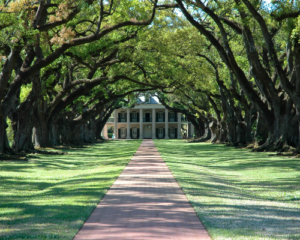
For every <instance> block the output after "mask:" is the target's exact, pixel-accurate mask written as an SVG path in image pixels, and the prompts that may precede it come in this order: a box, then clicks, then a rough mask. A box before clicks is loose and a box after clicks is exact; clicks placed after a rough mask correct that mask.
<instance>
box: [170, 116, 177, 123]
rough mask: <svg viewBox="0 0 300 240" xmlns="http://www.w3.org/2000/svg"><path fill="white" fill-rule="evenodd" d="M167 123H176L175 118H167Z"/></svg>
mask: <svg viewBox="0 0 300 240" xmlns="http://www.w3.org/2000/svg"><path fill="white" fill-rule="evenodd" d="M169 122H177V117H176V118H169Z"/></svg>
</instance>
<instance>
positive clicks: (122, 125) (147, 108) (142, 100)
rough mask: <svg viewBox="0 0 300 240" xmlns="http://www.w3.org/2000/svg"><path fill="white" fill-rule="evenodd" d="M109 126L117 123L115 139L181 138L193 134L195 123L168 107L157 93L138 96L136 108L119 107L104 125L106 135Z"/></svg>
mask: <svg viewBox="0 0 300 240" xmlns="http://www.w3.org/2000/svg"><path fill="white" fill-rule="evenodd" d="M182 124H185V125H186V126H185V128H184V129H185V130H183V129H182ZM108 126H113V127H114V138H115V139H181V138H183V137H185V138H190V137H192V136H193V134H194V126H193V125H192V124H191V123H189V122H187V121H185V119H184V118H183V116H181V113H175V112H172V111H169V110H167V109H166V108H165V107H164V106H163V105H162V104H161V103H160V102H159V100H158V98H157V97H155V96H149V97H145V96H142V97H139V98H138V103H137V104H136V106H135V107H134V108H131V109H129V108H126V109H124V108H123V109H116V110H115V112H114V117H113V118H110V119H109V120H108V122H107V123H106V124H105V126H104V129H103V135H104V138H108V137H107V127H108Z"/></svg>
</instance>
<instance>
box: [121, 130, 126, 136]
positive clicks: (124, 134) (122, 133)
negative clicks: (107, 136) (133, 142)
mask: <svg viewBox="0 0 300 240" xmlns="http://www.w3.org/2000/svg"><path fill="white" fill-rule="evenodd" d="M121 138H126V128H121Z"/></svg>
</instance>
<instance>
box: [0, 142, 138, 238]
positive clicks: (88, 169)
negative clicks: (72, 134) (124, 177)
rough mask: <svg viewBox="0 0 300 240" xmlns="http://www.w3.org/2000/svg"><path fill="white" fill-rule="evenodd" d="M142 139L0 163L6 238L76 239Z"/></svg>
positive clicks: (0, 210) (1, 226)
mask: <svg viewBox="0 0 300 240" xmlns="http://www.w3.org/2000/svg"><path fill="white" fill-rule="evenodd" d="M140 143H141V141H140V140H137V141H109V142H106V143H102V144H96V145H94V146H90V147H88V148H81V149H64V150H63V151H66V152H68V153H69V154H68V155H35V156H37V157H36V158H32V159H30V160H29V161H28V162H13V161H9V162H0V239H14V240H16V239H63V240H67V239H72V238H73V237H74V235H75V234H76V233H77V231H78V230H79V229H80V227H81V226H82V224H83V223H84V221H85V220H86V219H87V218H88V217H89V215H90V214H91V212H92V210H93V209H94V208H95V206H96V205H97V203H99V201H100V199H101V198H102V197H103V196H104V195H105V193H106V192H107V190H108V189H109V187H110V186H111V185H112V184H113V182H114V181H115V179H116V178H117V177H118V176H119V174H120V173H121V171H122V170H123V169H124V167H125V166H126V165H127V163H128V162H129V160H130V159H131V158H132V156H133V154H134V153H135V152H136V150H137V148H138V147H139V145H140Z"/></svg>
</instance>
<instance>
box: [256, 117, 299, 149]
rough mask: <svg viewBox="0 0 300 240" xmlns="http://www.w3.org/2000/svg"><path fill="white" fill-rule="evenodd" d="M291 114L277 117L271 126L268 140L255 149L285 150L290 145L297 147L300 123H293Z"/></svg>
mask: <svg viewBox="0 0 300 240" xmlns="http://www.w3.org/2000/svg"><path fill="white" fill-rule="evenodd" d="M291 120H292V117H291V116H290V115H282V116H280V117H279V118H276V119H275V123H274V124H273V125H272V126H271V127H270V131H269V136H268V138H267V141H266V142H265V143H264V144H263V145H262V146H260V147H258V148H255V149H254V151H285V150H287V149H289V146H293V147H296V146H297V145H296V142H297V138H298V137H297V136H298V124H297V123H293V122H292V121H291Z"/></svg>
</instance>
